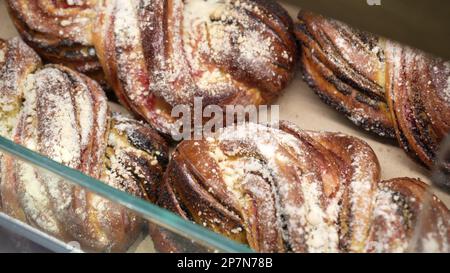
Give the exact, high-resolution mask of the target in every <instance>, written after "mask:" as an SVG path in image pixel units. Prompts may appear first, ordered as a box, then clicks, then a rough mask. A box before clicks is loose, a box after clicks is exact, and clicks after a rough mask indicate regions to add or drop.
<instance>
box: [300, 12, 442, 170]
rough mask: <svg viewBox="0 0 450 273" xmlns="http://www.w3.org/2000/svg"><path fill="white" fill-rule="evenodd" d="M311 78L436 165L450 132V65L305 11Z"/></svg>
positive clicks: (352, 112)
mask: <svg viewBox="0 0 450 273" xmlns="http://www.w3.org/2000/svg"><path fill="white" fill-rule="evenodd" d="M299 20H300V22H299V23H298V24H297V26H296V35H297V38H298V39H299V40H300V42H301V45H302V53H301V63H302V66H303V71H304V78H305V80H306V81H307V83H308V84H309V85H310V86H311V87H312V88H313V89H314V90H315V91H316V93H317V94H318V95H319V96H320V97H321V98H322V99H323V100H324V101H325V102H326V103H328V104H330V105H332V106H334V107H335V108H336V109H338V110H339V111H341V112H343V113H344V114H345V115H347V117H349V119H350V120H352V121H353V122H354V123H355V124H357V125H359V126H361V127H363V128H364V129H366V130H368V131H372V132H375V133H377V134H379V135H381V136H387V137H392V138H394V137H395V138H397V139H398V142H399V143H400V145H401V146H402V147H403V148H404V149H405V151H407V152H409V153H410V154H413V155H414V156H416V157H417V158H418V159H419V160H420V161H421V162H423V163H424V164H425V165H426V166H428V167H431V166H432V165H433V161H434V160H435V158H436V152H437V150H438V146H439V144H440V142H441V141H442V140H443V139H444V138H445V136H446V135H447V134H448V132H449V131H450V123H449V120H450V64H449V62H444V61H443V60H441V59H438V58H434V57H432V56H429V55H427V54H425V53H423V52H420V51H419V50H416V49H412V48H409V47H407V46H402V45H399V44H397V43H395V42H392V41H390V40H387V39H384V38H381V37H377V36H375V35H372V34H369V33H365V32H361V31H358V30H355V29H353V28H351V27H349V26H347V25H345V24H343V23H341V22H338V21H335V20H331V19H327V18H324V17H322V16H319V15H316V14H313V13H311V12H308V11H301V12H300V14H299Z"/></svg>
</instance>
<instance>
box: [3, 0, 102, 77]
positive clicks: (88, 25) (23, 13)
mask: <svg viewBox="0 0 450 273" xmlns="http://www.w3.org/2000/svg"><path fill="white" fill-rule="evenodd" d="M100 2H101V1H97V0H56V1H49V0H37V1H27V0H19V1H16V0H10V1H8V7H9V13H10V15H11V19H12V20H13V22H14V25H15V26H16V28H17V30H18V31H19V33H20V35H21V36H22V39H24V41H25V42H26V43H27V44H29V45H30V46H31V47H32V48H33V49H34V50H35V51H36V52H37V53H38V54H39V55H40V56H41V57H42V58H43V59H44V61H46V62H49V63H57V64H63V65H66V66H69V67H71V68H73V69H76V70H78V71H80V72H83V73H86V74H88V75H89V76H91V77H93V78H95V79H96V80H99V81H102V80H103V78H104V76H103V72H102V68H101V66H100V63H99V62H98V59H97V56H96V54H95V49H94V47H93V43H92V28H93V27H94V25H93V22H94V20H95V17H96V15H97V11H96V7H97V5H98V4H99V3H100Z"/></svg>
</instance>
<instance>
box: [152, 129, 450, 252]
mask: <svg viewBox="0 0 450 273" xmlns="http://www.w3.org/2000/svg"><path fill="white" fill-rule="evenodd" d="M425 196H426V188H425V186H424V184H423V183H422V182H420V181H417V180H414V179H409V178H398V179H393V180H391V181H383V182H380V167H379V163H378V160H377V158H376V156H375V154H374V152H373V151H372V149H371V148H370V147H369V146H368V145H367V144H366V143H364V142H363V141H361V140H358V139H356V138H354V137H350V136H346V135H342V134H337V133H326V132H311V131H302V130H299V129H298V128H297V127H296V126H294V125H292V124H289V123H282V124H281V126H280V129H275V128H269V127H266V126H261V125H255V124H246V125H239V126H237V127H236V128H225V129H224V130H222V131H220V133H219V134H218V136H217V137H215V138H209V139H207V140H202V141H184V142H182V143H180V145H179V146H178V147H177V149H176V150H175V152H174V154H173V158H172V161H171V162H170V163H169V166H168V170H167V172H166V174H165V177H164V182H163V186H162V190H161V193H160V197H159V200H158V203H159V205H161V206H163V207H165V208H167V209H170V210H172V211H174V212H176V213H178V214H179V215H181V216H182V217H184V218H186V219H189V220H192V221H195V222H197V223H199V224H201V225H204V226H205V227H208V228H210V229H212V230H214V231H216V232H218V233H220V234H223V235H225V236H227V237H229V238H231V239H233V240H236V241H238V242H241V243H245V244H248V245H249V246H250V247H251V248H253V249H255V250H256V251H260V252H393V251H396V252H403V251H406V250H407V249H408V247H409V245H410V242H411V240H412V239H413V237H414V231H415V230H414V227H416V224H417V221H418V216H419V215H420V212H421V210H422V206H423V203H422V202H423V201H424V200H425V198H426V197H425ZM430 211H432V213H433V214H432V216H431V217H430V218H428V219H429V221H428V222H427V227H426V228H424V230H423V232H425V234H426V236H424V238H426V240H428V241H426V242H421V244H420V247H423V249H424V250H425V251H448V250H449V243H450V230H449V229H448V227H449V224H450V213H449V211H448V209H447V208H446V207H445V205H443V204H442V203H441V202H440V201H439V200H437V198H435V197H434V199H433V202H432V203H431V204H430ZM152 234H153V235H154V236H153V238H154V241H155V246H156V247H157V248H158V249H160V250H164V251H167V250H170V251H182V250H184V248H183V246H182V245H180V244H178V243H177V242H176V241H174V240H171V239H170V235H167V234H166V233H164V232H162V231H160V230H158V229H157V228H153V230H152Z"/></svg>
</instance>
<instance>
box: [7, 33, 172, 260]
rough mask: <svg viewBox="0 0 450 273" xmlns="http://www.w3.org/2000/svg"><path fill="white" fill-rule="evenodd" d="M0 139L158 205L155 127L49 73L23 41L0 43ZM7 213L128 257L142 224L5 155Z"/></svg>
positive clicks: (93, 89)
mask: <svg viewBox="0 0 450 273" xmlns="http://www.w3.org/2000/svg"><path fill="white" fill-rule="evenodd" d="M0 134H1V135H2V136H3V137H7V138H9V139H11V140H13V141H14V142H16V143H18V144H20V145H23V146H24V147H26V148H29V149H31V150H33V151H36V152H38V153H40V154H42V155H44V156H47V157H49V158H51V159H53V160H55V161H57V162H59V163H62V164H64V165H66V166H68V167H71V168H74V169H77V170H80V171H82V172H83V173H85V174H87V175H89V176H92V177H94V178H96V179H100V180H101V181H103V182H105V183H106V184H107V185H109V186H112V187H114V188H117V189H120V190H123V191H126V192H128V193H131V194H133V195H135V196H138V197H142V198H146V199H148V200H150V201H155V198H156V189H157V187H158V186H159V184H160V180H161V179H162V174H163V172H164V170H165V166H166V164H167V161H168V154H167V153H168V147H167V145H166V143H165V141H164V140H163V139H162V138H161V137H160V136H159V135H158V134H157V133H156V131H154V130H153V129H151V128H150V127H148V126H146V125H144V124H142V123H140V122H137V121H135V120H132V119H129V118H125V117H123V116H120V115H118V114H111V113H110V111H109V109H108V104H107V101H106V97H105V95H104V93H103V91H102V90H101V88H100V86H99V85H98V84H97V83H95V82H94V81H93V80H91V79H89V78H88V77H86V76H83V75H81V74H79V73H78V72H75V71H73V70H71V69H69V68H66V67H63V66H59V65H48V66H42V64H41V62H40V59H39V57H38V56H37V55H36V53H34V52H33V50H32V49H31V48H29V47H28V46H27V45H26V44H25V43H24V42H22V40H20V39H19V38H14V39H11V40H9V41H0ZM0 167H1V172H0V173H1V178H0V201H1V202H0V206H1V210H2V211H3V212H5V213H7V214H9V215H11V216H13V217H15V218H17V219H19V220H22V221H24V222H27V223H28V224H31V225H33V226H35V227H37V228H39V229H41V230H43V231H45V232H47V233H49V234H51V235H54V236H56V237H58V238H60V239H63V240H64V241H77V242H79V243H80V244H81V245H82V247H83V248H84V249H87V250H101V251H124V250H126V248H127V247H128V246H129V245H130V244H131V243H133V242H134V240H135V239H136V238H137V236H138V235H139V233H140V231H141V228H142V223H143V221H142V220H141V219H140V218H139V217H137V216H136V215H134V214H133V213H131V212H130V211H128V210H127V209H126V208H124V207H122V206H121V205H119V204H117V203H115V202H111V201H109V200H107V199H104V198H102V197H100V196H98V195H96V194H94V193H91V192H89V191H88V190H86V189H84V188H81V187H79V186H76V185H74V184H72V183H69V182H68V181H64V180H62V179H60V178H59V177H57V176H55V175H53V174H51V173H49V172H45V171H43V170H41V169H37V168H35V167H33V166H32V165H30V164H28V163H26V162H23V161H20V160H18V159H16V158H14V157H12V156H9V155H7V154H3V155H1V156H0Z"/></svg>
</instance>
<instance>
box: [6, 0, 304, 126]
mask: <svg viewBox="0 0 450 273" xmlns="http://www.w3.org/2000/svg"><path fill="white" fill-rule="evenodd" d="M69 3H70V4H69ZM9 5H10V9H11V14H12V17H13V19H14V21H15V23H16V26H17V28H18V29H19V32H20V33H21V34H22V36H23V37H24V39H25V40H26V41H27V42H28V43H29V44H30V45H31V46H32V47H33V48H35V49H36V50H37V51H38V53H40V54H42V55H43V56H44V57H45V58H46V59H48V60H50V61H52V62H57V63H61V62H62V63H66V64H67V63H69V64H73V65H72V67H75V68H76V69H78V70H79V71H82V72H91V70H93V71H95V69H97V57H96V56H95V55H97V56H98V58H99V59H100V62H101V64H102V66H103V70H104V72H105V74H106V77H107V79H108V81H109V83H110V86H111V87H112V88H113V89H114V90H115V93H116V95H117V97H118V98H119V99H120V101H121V102H122V104H123V105H125V106H127V107H128V108H129V109H130V110H132V111H133V112H135V113H136V114H138V115H140V116H141V117H143V118H144V119H146V120H147V121H148V122H149V123H150V124H151V125H152V126H153V127H154V128H156V129H157V130H159V131H160V132H163V133H165V134H170V133H171V128H172V126H173V123H174V122H175V120H174V118H172V117H171V109H172V107H174V106H175V105H179V104H184V105H192V104H193V102H194V97H196V96H197V97H203V105H204V106H205V107H206V106H207V105H211V104H215V105H220V106H223V105H227V104H242V105H249V104H255V105H258V104H265V103H268V102H270V101H272V100H273V99H274V98H275V97H276V96H277V95H279V93H280V91H281V90H282V89H283V88H284V87H285V86H286V85H287V84H288V82H289V80H290V79H291V78H292V76H293V72H294V62H295V60H296V42H295V38H294V36H293V34H292V30H293V23H292V20H291V18H290V17H289V16H288V14H287V12H286V11H284V10H283V9H282V8H281V6H279V5H278V4H276V3H275V2H272V1H271V0H187V1H183V0H174V1H166V0H151V1H142V0H133V1H130V0H106V1H81V0H80V1H67V0H66V1H63V0H61V1H59V0H58V1H48V0H38V1H9ZM93 17H97V20H96V21H95V22H94V23H93V20H92V19H93ZM93 25H95V30H94V32H93V31H92V29H93V28H94V27H93ZM93 45H94V46H95V49H96V50H93ZM95 53H96V54H95ZM79 65H85V66H86V67H79ZM91 68H92V69H91ZM94 68H95V69H94Z"/></svg>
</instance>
